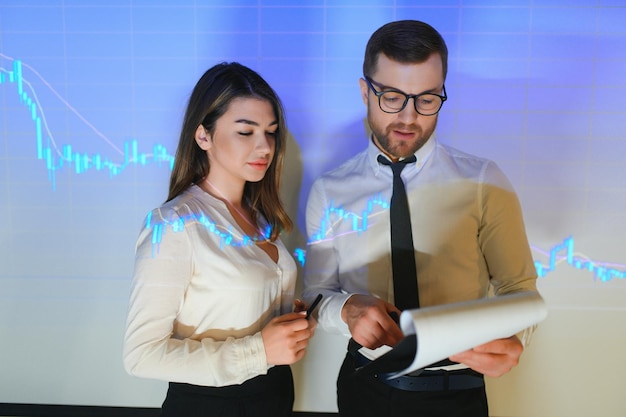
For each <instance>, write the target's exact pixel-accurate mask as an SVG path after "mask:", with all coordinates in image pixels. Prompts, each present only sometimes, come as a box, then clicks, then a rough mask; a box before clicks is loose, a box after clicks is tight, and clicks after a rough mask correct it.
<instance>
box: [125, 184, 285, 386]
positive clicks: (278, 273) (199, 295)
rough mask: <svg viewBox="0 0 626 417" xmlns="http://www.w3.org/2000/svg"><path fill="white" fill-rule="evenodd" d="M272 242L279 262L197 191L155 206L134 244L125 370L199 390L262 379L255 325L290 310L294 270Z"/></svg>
mask: <svg viewBox="0 0 626 417" xmlns="http://www.w3.org/2000/svg"><path fill="white" fill-rule="evenodd" d="M274 243H275V245H276V246H277V248H278V254H279V259H278V262H277V263H276V262H274V261H273V260H272V259H271V258H270V257H269V255H268V254H267V253H266V252H265V251H263V250H262V249H261V248H259V247H258V246H257V245H256V244H255V243H254V241H253V240H251V239H250V238H249V237H247V236H245V234H244V233H243V231H242V230H241V228H240V227H239V226H238V225H237V223H236V221H235V220H234V219H233V217H232V216H231V214H230V212H229V211H228V208H227V206H226V205H225V204H224V203H223V202H222V201H221V200H219V199H216V198H214V197H213V196H211V195H210V194H207V193H206V192H204V191H203V190H202V189H201V188H200V187H198V186H196V185H192V186H191V187H190V188H189V189H187V190H186V191H185V192H183V193H182V194H181V195H180V196H178V197H176V198H175V199H173V200H172V201H169V202H167V203H165V204H164V205H163V206H162V207H160V208H158V209H155V210H153V211H152V212H151V213H150V214H149V215H148V217H147V218H146V221H145V223H144V227H143V230H142V231H141V233H140V235H139V239H138V242H137V248H136V260H135V272H134V276H133V281H132V292H131V297H130V307H129V312H128V320H127V328H126V335H125V340H124V366H125V368H126V370H127V371H128V372H129V373H131V374H132V375H135V376H140V377H145V378H155V379H161V380H166V381H172V382H184V383H190V384H194V385H204V386H226V385H233V384H240V383H242V382H244V381H246V380H248V379H250V378H252V377H255V376H257V375H261V374H265V373H267V370H268V368H269V367H270V365H268V364H267V361H266V356H265V348H264V346H263V339H262V337H261V329H262V328H263V327H264V326H265V325H266V324H267V323H268V322H269V321H270V319H272V318H273V317H275V316H278V315H280V314H284V313H287V312H289V311H292V304H293V296H294V289H295V282H296V274H297V270H296V265H295V261H294V260H293V258H292V256H291V254H290V253H289V252H288V251H287V249H286V248H285V246H284V245H283V244H282V243H281V242H280V240H277V241H276V242H274Z"/></svg>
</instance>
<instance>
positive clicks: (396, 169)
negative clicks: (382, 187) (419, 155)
mask: <svg viewBox="0 0 626 417" xmlns="http://www.w3.org/2000/svg"><path fill="white" fill-rule="evenodd" d="M416 160H417V159H416V158H415V155H411V156H409V157H408V158H405V159H403V160H402V161H397V162H391V161H390V160H389V159H387V158H385V157H384V156H382V155H378V162H379V163H380V164H383V165H389V166H390V167H391V170H392V171H393V175H400V173H401V172H402V170H403V169H404V167H405V166H407V164H412V163H413V162H415V161H416Z"/></svg>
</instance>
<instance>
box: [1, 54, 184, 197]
mask: <svg viewBox="0 0 626 417" xmlns="http://www.w3.org/2000/svg"><path fill="white" fill-rule="evenodd" d="M0 58H2V59H6V60H8V61H10V62H12V68H11V69H7V68H4V67H0V85H14V86H15V87H16V89H17V91H16V93H17V95H18V99H19V101H20V103H21V104H23V105H24V106H25V107H26V108H27V109H28V112H29V113H30V117H31V120H32V121H33V123H34V125H35V141H36V149H37V159H39V160H43V161H45V163H46V168H47V170H48V180H49V181H50V182H51V183H52V188H53V190H56V175H55V173H56V171H58V170H61V169H64V168H66V169H73V171H74V173H76V174H81V173H84V172H87V171H89V170H92V169H95V170H96V171H106V172H108V173H109V176H110V177H114V176H116V175H118V174H120V173H121V172H122V171H124V169H126V168H128V167H129V166H131V165H141V166H146V165H147V164H149V163H156V164H158V165H162V164H163V163H165V164H167V166H168V167H169V168H170V170H171V169H172V168H173V166H174V156H173V155H170V154H169V153H168V152H167V149H166V148H165V147H164V146H163V145H160V144H156V145H154V146H153V149H152V153H140V152H139V146H138V142H137V140H135V139H133V140H129V141H125V142H124V146H123V148H124V149H123V150H122V149H120V148H119V147H117V146H116V145H115V144H114V143H113V142H112V141H111V140H109V138H107V137H106V136H105V135H104V134H103V133H102V132H100V131H99V130H98V129H96V127H95V126H93V125H92V124H91V123H90V122H89V121H88V120H87V119H86V118H85V117H84V116H83V115H81V114H80V113H79V112H78V111H77V110H76V109H75V108H74V107H72V105H71V104H70V103H69V102H67V100H65V99H64V98H63V97H62V96H61V95H60V94H59V93H58V92H57V91H56V90H55V89H54V87H53V86H52V85H50V83H49V82H48V81H46V80H45V78H44V77H42V76H41V74H39V72H37V70H35V69H34V68H33V67H31V66H29V65H27V64H25V63H23V62H22V61H20V60H17V59H13V58H11V57H9V56H7V55H5V54H2V53H0ZM24 69H27V70H28V71H30V72H32V74H34V75H35V76H36V77H37V78H39V80H41V82H42V83H43V84H44V85H45V86H46V87H47V88H48V89H49V90H50V91H51V92H52V93H53V94H54V95H55V96H56V97H57V98H58V99H59V100H60V101H61V103H63V105H65V106H66V107H67V109H68V110H69V111H70V112H72V113H73V114H74V115H76V117H78V119H79V120H80V121H81V122H83V123H84V124H85V125H86V126H87V127H88V128H89V129H90V130H91V131H92V132H93V133H94V134H95V135H96V136H97V137H99V138H100V139H102V140H103V141H104V142H105V143H106V144H107V145H108V146H110V147H111V148H112V149H113V150H114V152H115V153H117V154H118V155H119V156H120V157H121V159H122V162H115V161H113V160H112V159H109V158H106V157H103V156H102V155H100V154H97V153H96V154H91V155H89V154H88V153H81V152H78V151H75V150H74V149H73V148H72V145H63V146H59V145H58V144H57V141H56V140H55V137H54V135H53V134H52V132H51V130H50V128H49V126H48V122H47V120H46V114H45V111H44V109H43V107H42V106H41V103H40V101H39V98H38V96H37V92H36V91H35V89H34V88H33V86H32V84H31V83H30V82H29V81H28V79H26V78H24V75H23V70H24Z"/></svg>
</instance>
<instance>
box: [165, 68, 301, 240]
mask: <svg viewBox="0 0 626 417" xmlns="http://www.w3.org/2000/svg"><path fill="white" fill-rule="evenodd" d="M236 98H257V99H261V100H266V101H268V102H269V103H270V104H271V105H272V108H273V109H274V114H275V117H276V120H277V122H278V129H277V130H276V150H275V152H274V159H273V160H272V162H271V164H270V166H269V168H268V170H267V172H266V173H265V176H264V177H263V179H262V180H261V181H259V182H254V183H253V182H247V183H246V185H245V187H244V195H243V201H244V202H245V203H246V204H248V205H249V206H250V208H251V209H252V211H253V213H255V214H256V215H257V216H258V215H262V216H263V217H264V218H265V219H266V220H267V222H268V224H269V226H270V227H271V232H270V236H269V239H270V240H272V241H273V240H276V238H278V235H279V234H280V232H281V231H283V230H286V231H290V230H291V227H292V222H291V219H290V218H289V215H288V214H287V212H286V211H285V209H284V207H283V205H282V202H281V200H280V195H279V188H280V178H281V173H282V168H283V161H284V158H285V142H286V135H287V130H286V129H287V128H286V123H285V114H284V110H283V106H282V103H281V101H280V99H279V97H278V95H277V94H276V92H275V91H274V90H273V89H272V88H271V87H270V85H269V84H268V83H267V82H266V81H265V80H264V79H263V78H262V77H261V76H260V75H259V74H257V73H256V72H255V71H253V70H251V69H250V68H248V67H246V66H244V65H241V64H239V63H236V62H232V63H220V64H217V65H215V66H213V67H212V68H210V69H209V70H207V71H206V72H205V73H204V75H202V77H201V78H200V80H198V83H197V84H196V86H195V87H194V89H193V91H192V93H191V96H190V98H189V103H188V105H187V110H186V112H185V117H184V119H183V126H182V129H181V133H180V139H179V142H178V148H177V149H176V157H175V160H174V168H173V170H172V175H171V177H170V187H169V193H168V196H167V201H170V200H172V199H173V198H175V197H177V196H178V195H180V194H181V193H182V192H183V191H184V190H186V189H187V188H188V187H189V186H191V185H192V184H197V183H199V182H200V181H201V180H202V179H204V178H205V177H206V176H207V175H208V173H209V170H210V169H211V167H210V164H209V158H208V157H207V154H206V152H205V151H204V150H202V149H201V148H200V147H199V146H198V144H197V143H196V140H195V133H196V130H197V128H198V126H200V125H202V126H204V127H205V129H207V131H208V132H209V133H210V134H213V133H214V132H215V125H216V122H217V120H218V119H219V118H220V117H221V116H222V115H223V114H224V113H226V111H227V109H228V106H229V104H230V103H231V102H232V101H233V100H234V99H236ZM255 220H256V219H255Z"/></svg>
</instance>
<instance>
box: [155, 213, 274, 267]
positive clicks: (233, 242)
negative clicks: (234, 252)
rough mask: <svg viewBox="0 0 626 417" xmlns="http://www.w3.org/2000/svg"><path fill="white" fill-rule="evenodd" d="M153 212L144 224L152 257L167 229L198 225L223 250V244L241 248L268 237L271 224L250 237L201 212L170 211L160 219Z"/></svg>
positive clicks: (182, 229)
mask: <svg viewBox="0 0 626 417" xmlns="http://www.w3.org/2000/svg"><path fill="white" fill-rule="evenodd" d="M153 213H154V212H150V213H149V214H148V216H147V217H146V224H145V228H146V229H147V230H150V229H152V237H151V238H152V257H155V256H156V255H157V254H158V253H159V249H160V245H161V242H162V241H163V235H164V234H165V233H167V231H168V230H171V231H172V232H173V233H179V232H183V231H184V230H185V227H189V226H191V225H196V224H197V225H200V226H201V227H204V228H205V229H206V230H207V231H208V232H209V233H211V234H213V235H215V236H217V237H218V238H219V242H220V244H219V247H220V250H223V249H224V247H225V246H232V247H235V248H242V247H245V246H251V245H255V244H256V243H257V242H258V241H263V240H267V239H269V237H270V235H271V233H272V228H271V226H269V225H267V226H266V227H265V230H263V233H262V234H261V235H260V236H253V237H251V236H248V235H246V234H242V233H239V232H238V231H235V230H233V228H232V226H231V225H227V226H221V225H219V224H218V223H216V222H215V221H213V220H212V219H211V217H210V216H208V215H206V214H205V213H203V212H200V213H189V214H186V215H184V216H181V215H179V214H177V213H175V212H173V211H172V212H171V213H170V214H169V215H168V216H165V217H162V220H159V221H154V220H153Z"/></svg>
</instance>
